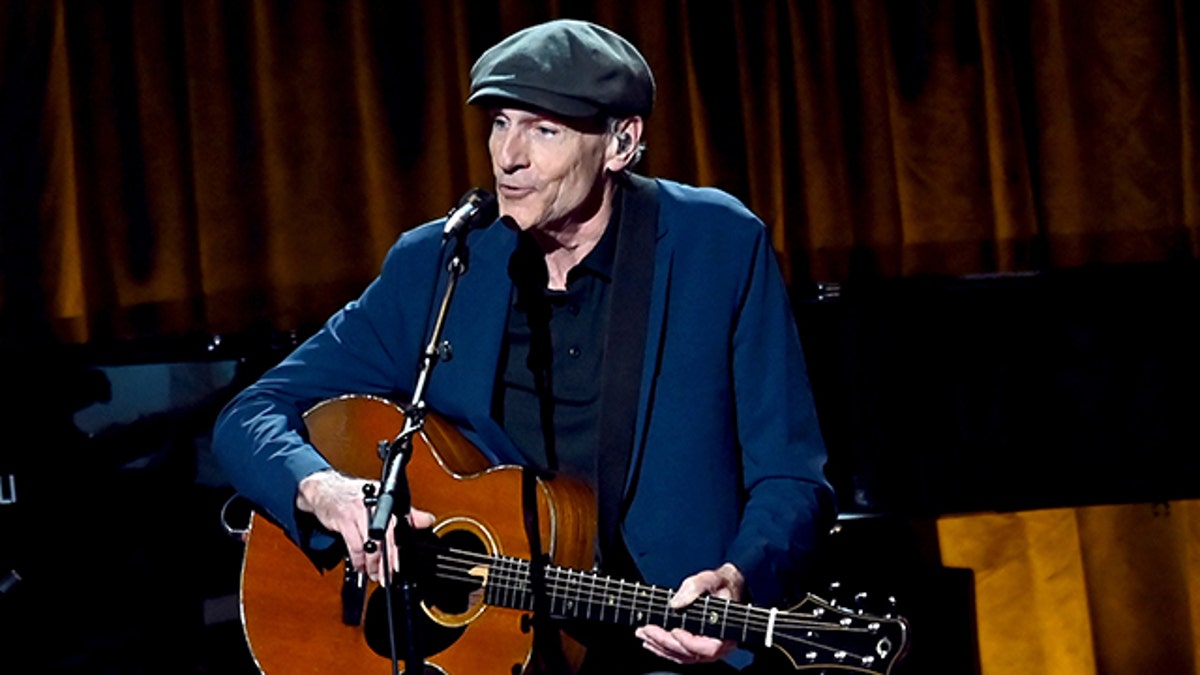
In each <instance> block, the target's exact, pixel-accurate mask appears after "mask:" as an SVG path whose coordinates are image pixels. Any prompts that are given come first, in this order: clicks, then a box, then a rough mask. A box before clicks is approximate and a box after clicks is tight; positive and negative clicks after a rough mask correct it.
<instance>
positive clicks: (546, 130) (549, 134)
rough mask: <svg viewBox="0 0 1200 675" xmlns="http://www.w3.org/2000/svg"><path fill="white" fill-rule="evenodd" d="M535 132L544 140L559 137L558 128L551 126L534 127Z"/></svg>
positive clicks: (540, 125)
mask: <svg viewBox="0 0 1200 675" xmlns="http://www.w3.org/2000/svg"><path fill="white" fill-rule="evenodd" d="M534 131H536V132H537V135H539V136H542V137H544V138H553V137H554V136H557V135H558V127H555V126H551V125H549V124H539V125H537V126H536V127H534Z"/></svg>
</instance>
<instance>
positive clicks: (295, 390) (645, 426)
mask: <svg viewBox="0 0 1200 675" xmlns="http://www.w3.org/2000/svg"><path fill="white" fill-rule="evenodd" d="M657 183H658V198H659V217H658V233H657V236H658V239H657V245H656V248H655V255H654V260H655V270H654V275H653V285H652V289H651V295H650V309H649V319H648V324H647V336H646V353H645V360H644V370H643V376H642V385H641V395H640V400H639V406H638V414H637V423H636V427H635V439H634V446H633V451H632V454H631V458H630V471H629V472H628V476H629V478H628V479H627V484H626V493H625V511H624V518H623V520H622V522H621V529H622V533H623V534H624V537H625V541H626V545H627V546H628V549H629V551H630V554H631V555H632V557H633V560H634V561H635V563H636V564H637V566H638V569H639V570H640V571H641V572H642V574H643V576H644V577H645V579H646V581H647V582H649V583H653V584H658V585H661V586H669V587H673V588H674V587H677V586H678V584H679V582H680V581H682V579H683V578H685V577H687V576H688V575H690V574H693V573H695V572H697V571H699V570H702V569H710V568H715V567H718V566H719V565H720V564H721V563H723V562H725V561H729V562H732V563H734V564H735V565H737V567H738V568H739V569H740V570H741V571H742V573H743V574H744V575H745V577H746V581H747V588H748V590H749V592H750V595H751V599H752V600H753V601H754V602H755V603H757V604H761V605H772V604H776V603H778V602H780V601H782V600H784V599H785V598H786V597H788V596H792V595H794V594H796V593H797V591H800V590H802V589H800V588H797V584H799V583H801V582H802V581H803V576H802V573H803V572H804V571H805V570H806V568H807V567H808V565H809V563H810V562H811V556H812V552H813V548H814V545H815V544H816V542H817V541H818V539H819V538H820V537H822V536H823V534H824V532H825V531H826V530H827V527H828V526H829V524H830V523H831V518H832V515H833V514H832V509H833V499H832V494H831V490H830V488H829V486H828V484H827V483H826V480H825V477H824V473H823V470H824V464H825V450H824V445H823V443H822V439H821V434H820V429H819V426H818V423H817V418H816V414H815V410H814V406H813V399H812V393H811V391H810V387H809V383H808V376H807V373H806V370H805V364H804V357H803V354H802V351H801V347H800V341H799V337H798V334H797V331H796V326H795V322H794V319H793V315H792V312H791V306H790V303H789V301H788V297H787V291H786V287H785V285H784V283H783V280H782V277H781V276H780V273H779V269H778V266H777V263H776V261H775V259H774V253H773V250H772V248H771V244H770V240H769V238H768V236H767V232H766V229H765V228H764V227H763V224H762V222H761V221H759V220H758V219H757V218H756V217H755V216H754V215H753V214H752V213H751V212H750V211H749V210H748V209H746V208H745V206H743V205H742V204H741V203H740V202H738V201H737V200H736V199H734V198H733V197H731V196H729V195H727V194H726V193H723V192H721V191H718V190H714V189H705V188H694V187H688V186H685V185H681V184H678V183H673V182H669V181H665V180H659V181H657ZM442 222H443V221H437V222H433V223H428V224H426V225H423V226H421V227H418V228H416V229H414V230H411V231H409V232H407V233H405V234H404V235H402V236H401V237H400V238H399V239H398V240H397V242H396V244H395V245H394V246H393V247H392V249H391V251H389V253H388V255H387V258H386V260H385V262H384V264H383V270H382V273H381V274H380V276H379V277H378V278H376V279H375V281H373V282H372V283H371V285H370V286H369V287H368V288H367V290H366V291H364V293H363V294H362V296H361V297H359V298H358V299H357V300H355V301H353V302H351V303H349V304H348V305H346V307H345V308H343V309H342V310H341V311H339V312H338V313H337V314H335V315H334V316H333V317H332V318H330V319H329V321H328V322H327V323H326V325H325V326H324V327H323V328H322V329H321V330H320V331H319V332H318V333H316V334H315V335H314V336H313V337H312V338H311V339H309V340H308V341H307V342H305V343H304V344H303V345H301V346H300V347H299V348H298V349H297V350H296V351H295V352H294V353H292V354H291V355H290V356H288V357H287V358H286V359H285V360H284V361H283V362H281V363H280V364H279V365H278V366H277V367H275V368H274V369H272V370H270V371H269V372H267V373H266V374H265V375H264V376H263V377H262V378H261V379H260V380H259V381H258V382H257V383H256V384H254V385H252V386H251V387H249V388H248V389H247V390H245V391H244V392H242V393H241V394H239V395H238V396H237V397H236V398H235V399H234V400H233V401H232V402H231V403H230V405H229V406H228V407H227V408H226V409H225V411H224V412H223V413H222V415H221V418H220V419H219V420H218V423H217V428H216V431H215V439H214V450H215V452H216V454H217V457H218V459H219V461H220V462H221V464H222V466H223V467H224V469H225V471H226V473H227V475H228V476H229V477H230V479H231V481H232V482H233V484H234V485H235V487H236V488H237V489H238V490H239V491H240V492H241V493H242V494H243V495H245V496H246V497H248V498H249V499H250V500H252V501H254V502H255V503H257V504H258V505H259V506H260V507H262V508H265V509H266V510H267V512H268V513H270V514H271V515H272V517H273V518H275V519H276V520H277V521H278V522H279V523H280V524H282V525H283V526H284V527H285V529H287V530H288V532H289V534H290V535H291V536H292V537H293V539H295V540H297V541H298V542H301V543H302V544H305V545H310V546H322V545H328V544H329V543H330V540H329V538H328V537H327V536H321V535H318V536H314V537H312V538H311V539H309V538H308V537H307V536H306V535H304V534H303V533H302V531H301V529H300V528H299V527H298V525H297V521H296V515H295V510H294V500H295V492H296V485H297V483H298V482H299V481H300V479H302V478H303V477H304V476H307V475H308V474H310V473H312V472H314V471H317V470H320V469H324V468H327V467H328V464H327V463H326V462H325V460H324V459H323V458H322V457H321V456H320V455H319V454H318V453H317V451H316V450H315V448H313V447H312V446H311V445H309V444H308V443H307V442H306V441H305V439H304V436H303V429H304V425H303V421H302V417H301V415H302V413H303V411H305V410H307V409H308V408H309V407H311V406H312V405H314V404H316V403H318V402H320V401H321V400H324V399H326V398H330V397H332V396H337V395H340V394H344V393H374V394H388V393H394V392H404V391H411V388H412V385H413V382H414V381H415V377H416V371H417V368H418V365H419V363H418V361H419V358H418V357H419V355H420V354H421V351H422V349H423V347H424V345H425V342H426V341H427V340H428V335H427V332H428V330H429V328H430V324H431V322H432V316H433V313H434V311H435V309H436V304H437V303H438V302H439V301H440V298H441V288H442V287H443V286H444V284H445V279H446V274H445V273H444V271H443V270H444V267H445V264H444V261H443V252H442V250H441V224H442ZM469 236H470V250H471V257H470V263H471V265H470V269H469V271H468V272H467V274H466V275H465V276H464V277H463V278H462V281H461V283H460V285H459V288H458V291H457V295H456V296H455V299H454V301H453V303H452V305H451V309H450V312H449V315H448V317H447V320H446V325H445V331H444V338H445V339H446V340H448V341H449V342H450V343H451V344H452V346H453V353H454V358H453V359H451V360H449V361H446V362H443V363H440V364H439V365H438V366H437V368H435V370H434V373H433V376H432V377H431V378H430V383H429V387H428V391H427V396H426V399H427V402H428V403H429V406H430V408H431V409H432V410H435V411H437V412H438V413H439V414H440V415H441V416H443V417H445V418H447V419H448V420H450V421H452V422H454V423H455V424H457V425H459V426H460V427H461V428H462V430H463V431H464V433H465V434H466V435H467V437H468V438H469V439H470V440H472V441H473V442H474V443H475V444H476V445H477V446H478V447H479V448H480V449H481V450H483V451H484V452H485V454H487V455H489V458H490V459H492V460H493V461H495V462H500V463H515V462H518V461H519V460H520V458H521V455H520V453H519V452H518V451H517V449H516V448H515V447H514V446H513V444H512V442H511V441H510V440H509V439H508V437H507V436H506V435H505V433H504V431H503V429H501V428H500V427H499V425H497V423H496V422H495V421H494V420H493V419H492V417H491V415H490V410H491V401H492V389H493V386H494V383H495V373H496V369H497V364H498V362H499V358H500V348H501V338H502V336H503V335H504V334H505V329H506V325H507V323H506V322H507V312H508V308H509V300H510V294H511V290H512V283H511V280H510V279H509V276H508V272H507V265H508V260H509V256H510V254H511V253H512V251H513V249H514V247H515V245H516V236H515V233H514V232H513V231H511V230H509V229H507V228H506V227H505V226H503V225H500V224H496V225H493V226H491V227H488V228H485V229H483V230H480V231H477V232H473V233H471V234H470V235H469ZM435 280H436V282H435ZM417 506H420V505H419V504H418V505H417Z"/></svg>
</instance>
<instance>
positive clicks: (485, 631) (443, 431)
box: [241, 396, 908, 675]
mask: <svg viewBox="0 0 1200 675" xmlns="http://www.w3.org/2000/svg"><path fill="white" fill-rule="evenodd" d="M305 423H306V426H307V427H308V431H309V438H310V440H311V441H312V443H313V444H314V445H315V446H316V447H317V448H318V449H319V450H320V451H321V452H322V453H323V454H324V455H325V457H326V458H328V460H329V461H330V463H331V464H333V465H334V466H335V467H336V468H337V469H339V470H341V471H343V472H346V473H348V474H351V475H358V476H364V477H374V476H378V475H379V470H380V459H379V458H378V456H377V453H376V452H375V448H376V447H377V446H378V443H379V442H380V441H390V440H391V439H393V438H394V437H395V436H396V434H398V433H399V431H400V430H401V428H402V427H403V425H404V414H403V412H402V411H401V409H400V408H399V406H397V405H395V404H394V403H392V402H390V401H387V400H384V399H380V398H375V397H368V396H347V397H342V398H336V399H330V400H328V401H325V402H322V403H320V404H318V405H317V406H315V407H314V408H313V409H311V410H310V411H308V413H307V414H306V415H305ZM413 446H414V449H413V455H412V458H411V459H410V461H409V464H408V476H409V484H410V487H411V492H412V499H413V503H414V504H416V505H419V506H420V507H421V508H423V509H425V510H428V511H430V512H432V513H434V514H436V515H437V517H438V521H437V523H436V524H435V525H434V526H433V528H432V530H433V535H435V536H436V539H435V541H436V542H437V543H436V545H435V546H432V547H430V550H429V551H428V552H427V553H425V554H423V557H427V558H428V560H429V564H428V567H429V569H430V570H431V571H432V577H433V578H432V580H431V582H432V583H423V584H422V588H423V600H422V603H421V608H420V609H421V614H423V621H424V623H423V624H422V625H421V627H420V631H421V634H422V635H423V637H424V643H425V644H424V645H423V650H422V653H423V654H425V655H426V659H425V664H423V666H424V667H423V669H421V670H422V671H423V673H425V674H427V675H434V674H439V675H493V674H494V675H514V674H517V673H521V672H524V671H525V669H526V668H527V667H528V665H529V663H530V661H531V658H532V654H533V632H532V630H531V621H530V620H531V617H532V609H533V606H534V595H533V592H532V591H533V583H532V581H531V577H532V575H531V564H530V562H529V560H530V558H531V557H532V556H531V551H530V550H529V544H528V538H527V536H526V533H525V529H524V528H525V520H524V514H523V510H522V480H523V479H522V475H523V472H522V470H521V469H520V468H518V467H512V466H510V467H503V466H501V467H496V466H489V463H488V461H487V460H486V458H484V457H483V455H482V454H481V453H479V452H478V450H477V449H476V448H475V447H474V446H472V444H471V443H470V442H469V441H468V440H467V439H466V438H465V437H463V436H462V435H461V433H459V432H458V431H457V430H456V429H455V428H454V427H452V426H451V425H450V424H448V423H447V422H445V421H444V420H442V419H440V418H439V417H437V416H436V415H432V414H431V415H427V417H426V422H425V426H424V428H423V432H422V434H420V435H419V437H418V438H417V439H416V440H415V442H414V444H413ZM535 489H536V493H537V503H538V523H539V525H540V528H541V533H540V541H541V542H542V543H543V549H544V550H543V554H545V556H548V558H547V559H548V560H549V563H548V564H547V565H546V566H545V567H544V571H543V573H542V586H544V593H545V595H546V596H548V598H547V599H546V604H545V605H543V607H544V608H545V609H548V612H549V615H550V616H551V617H553V618H556V619H564V620H569V621H584V622H589V621H590V622H599V623H607V624H620V625H625V626H639V625H643V624H647V623H654V624H657V625H661V626H664V627H667V628H674V627H682V628H684V629H686V630H689V631H691V632H693V633H696V634H701V635H706V636H711V637H717V638H720V639H732V640H736V641H737V642H738V643H740V644H741V645H743V646H745V647H748V648H752V649H760V650H761V649H768V650H769V649H774V650H778V651H779V652H780V653H781V654H782V655H783V659H782V660H783V661H785V662H786V663H788V664H790V666H791V667H792V668H794V669H796V670H808V669H813V670H817V671H821V672H827V673H879V674H882V675H887V674H888V673H890V672H891V670H892V668H893V666H894V665H895V664H896V663H898V662H899V660H900V659H901V658H902V656H903V654H904V652H905V650H906V648H907V641H908V625H907V622H906V621H905V620H904V619H903V618H902V617H898V616H891V615H887V616H876V615H872V614H866V613H863V612H861V611H857V610H850V609H846V608H844V607H841V606H839V605H836V604H834V603H831V602H827V601H826V600H823V599H821V598H818V597H816V596H814V595H809V596H807V597H806V598H805V599H804V601H802V602H801V603H800V604H799V605H797V606H796V607H793V608H791V609H789V610H786V611H784V610H778V609H767V608H759V607H754V606H751V605H747V604H742V603H737V602H731V601H727V600H721V599H718V598H715V597H707V596H706V597H702V598H700V599H699V600H697V601H696V602H695V603H693V604H692V605H691V606H689V607H687V608H684V609H681V610H675V609H669V608H668V607H667V602H668V600H669V599H670V597H671V594H672V591H671V590H669V589H664V588H658V587H655V586H649V585H645V584H640V583H631V582H627V581H622V580H618V579H611V578H608V577H604V576H601V575H598V574H596V573H593V572H590V571H587V570H586V569H585V568H587V567H589V566H590V565H591V562H592V541H593V539H594V536H595V522H596V513H595V500H594V498H593V497H592V496H591V493H590V491H589V490H588V489H587V488H586V487H584V486H583V485H582V484H580V483H577V482H575V481H571V480H566V479H563V478H556V479H554V480H551V481H543V480H540V479H539V480H538V481H537V483H536V488H535ZM431 538H432V537H431ZM343 571H345V570H340V571H339V570H322V569H320V568H318V567H317V566H316V565H314V563H313V562H312V561H310V559H309V558H308V557H307V556H306V555H304V554H303V553H302V552H301V551H300V549H299V548H298V547H296V546H295V545H294V544H293V543H292V542H291V541H290V540H289V539H288V537H287V535H286V534H285V533H284V532H283V530H282V529H280V528H279V527H277V526H276V525H275V524H274V523H272V522H270V521H269V520H267V519H266V518H262V517H257V516H256V517H255V518H254V519H253V520H252V522H251V526H250V529H249V532H248V535H247V539H246V550H245V558H244V560H243V565H242V579H241V604H242V621H243V625H244V628H245V633H246V639H247V642H248V644H249V646H250V650H251V652H252V654H253V656H254V659H255V661H256V663H257V665H258V667H259V669H260V670H262V671H263V672H264V673H286V674H289V675H290V674H292V673H344V672H349V673H372V672H377V673H385V672H389V671H390V668H391V656H390V654H391V651H390V648H389V645H390V642H391V640H392V630H393V629H392V628H391V627H389V621H388V618H389V617H388V610H387V606H386V603H385V602H384V600H385V598H384V593H383V590H384V589H382V588H380V587H378V586H377V585H375V584H374V583H368V584H367V588H366V589H365V590H364V592H365V594H366V597H367V598H368V599H367V600H366V601H365V602H364V603H362V604H361V605H359V604H357V603H356V602H354V601H353V599H352V598H353V595H354V592H355V588H354V586H353V579H354V575H352V574H343V573H342V572H343ZM347 598H351V599H350V600H347ZM402 621H403V619H402V618H399V617H398V622H402ZM398 632H399V635H403V634H404V633H403V631H398ZM558 637H559V638H560V641H561V644H562V647H563V651H564V653H565V655H566V657H567V661H568V662H569V663H570V664H572V665H574V666H578V664H579V662H580V661H581V659H582V656H583V649H582V647H580V646H579V644H578V643H576V642H575V641H574V640H572V639H571V638H570V636H569V635H567V634H566V633H562V634H561V635H560V636H558ZM397 639H399V636H397ZM398 644H400V645H401V646H399V647H398V650H399V654H400V656H401V657H402V656H403V654H404V648H403V643H398ZM405 672H412V671H410V670H408V669H405Z"/></svg>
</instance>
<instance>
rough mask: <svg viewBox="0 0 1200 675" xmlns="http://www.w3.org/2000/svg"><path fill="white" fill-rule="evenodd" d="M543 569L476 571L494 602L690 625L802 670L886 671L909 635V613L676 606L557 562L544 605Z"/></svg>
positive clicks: (486, 566) (634, 622)
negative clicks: (774, 652)
mask: <svg viewBox="0 0 1200 675" xmlns="http://www.w3.org/2000/svg"><path fill="white" fill-rule="evenodd" d="M535 571H537V570H536V569H535V568H534V567H533V565H531V564H530V562H529V561H528V560H523V559H520V558H511V557H487V558H486V559H476V562H475V564H474V567H473V572H471V574H472V575H473V576H475V577H476V578H478V579H480V580H481V581H482V582H483V585H484V596H483V602H484V603H485V604H488V605H492V606H499V607H508V608H511V609H518V610H527V611H542V612H544V613H545V614H546V615H548V616H550V617H552V618H555V619H570V620H580V621H594V622H599V623H610V624H618V625H624V626H641V625H646V624H655V625H658V626H662V627H663V628H667V629H672V628H683V629H685V630H687V631H689V632H691V633H694V634H696V635H703V636H706V637H713V638H717V639H721V640H733V641H734V642H737V643H738V644H740V645H742V646H743V647H747V648H751V649H757V648H770V647H776V648H778V649H779V650H780V651H782V652H783V653H784V654H786V655H787V657H788V658H789V659H790V660H791V663H792V665H793V667H794V668H796V669H797V670H799V669H809V668H813V669H818V670H823V671H825V672H856V673H879V674H886V673H888V672H890V670H891V667H892V666H893V665H894V664H895V662H896V661H897V660H898V659H899V658H900V657H901V656H902V655H903V654H904V651H905V649H906V645H907V641H908V638H907V632H908V628H907V622H906V621H905V620H904V619H903V618H900V617H894V616H874V615H871V614H866V613H864V612H861V611H850V610H846V609H844V608H841V607H838V606H836V605H833V604H831V603H828V602H826V601H824V600H821V599H820V598H817V597H816V596H813V595H809V596H807V597H806V598H805V599H804V600H803V601H802V602H801V603H800V604H799V605H797V606H796V607H793V608H792V609H790V610H787V611H784V610H779V609H762V608H759V607H755V606H753V605H749V604H743V603H739V602H733V601H731V600H723V599H721V598H716V597H713V596H702V597H700V598H699V599H698V600H696V601H695V602H693V603H692V604H691V605H688V606H687V607H684V608H682V609H673V608H671V607H670V606H669V602H670V599H671V596H672V595H673V594H674V591H673V590H671V589H665V588H659V587H657V586H648V585H646V584H641V583H634V582H630V581H623V580H621V579H613V578H611V577H606V576H600V575H598V574H596V573H594V572H588V571H584V570H577V569H570V568H566V567H559V566H554V565H548V566H545V567H544V568H543V569H542V570H540V575H541V581H540V586H541V594H540V598H541V602H542V606H541V607H535V603H537V602H538V597H536V596H537V593H535V589H534V583H533V573H534V572H535Z"/></svg>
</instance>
